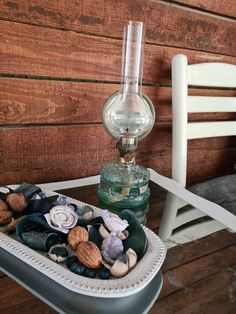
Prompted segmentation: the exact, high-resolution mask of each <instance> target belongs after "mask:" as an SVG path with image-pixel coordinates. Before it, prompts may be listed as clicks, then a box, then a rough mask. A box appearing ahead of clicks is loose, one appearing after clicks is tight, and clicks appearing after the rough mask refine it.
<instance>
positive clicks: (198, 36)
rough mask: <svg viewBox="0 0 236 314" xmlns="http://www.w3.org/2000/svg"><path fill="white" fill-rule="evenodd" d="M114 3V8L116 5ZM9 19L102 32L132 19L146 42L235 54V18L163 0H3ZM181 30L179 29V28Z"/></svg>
mask: <svg viewBox="0 0 236 314" xmlns="http://www.w3.org/2000/svg"><path fill="white" fill-rule="evenodd" d="M114 8H115V10H114ZM0 17H1V18H3V19H5V20H6V19H7V20H13V21H20V22H23V23H30V24H37V25H42V26H49V27H55V28H60V29H61V28H63V29H70V30H74V31H76V32H83V33H88V34H94V35H99V36H106V37H107V36H109V37H113V38H121V37H122V29H123V25H124V24H125V23H126V22H127V21H128V20H136V21H138V20H140V21H143V22H145V24H146V29H147V31H146V38H147V42H149V43H155V44H161V45H168V46H176V47H185V48H191V49H198V50H205V51H213V52H218V53H222V54H231V55H235V52H236V46H235V40H234V38H235V31H236V28H235V23H234V22H233V21H230V20H226V19H222V18H218V17H214V16H211V15H207V14H202V12H196V11H194V10H191V9H188V8H183V7H179V6H176V5H173V4H171V3H165V2H161V1H148V0H147V1H145V2H144V1H142V0H128V1H127V0H126V1H121V2H120V4H119V5H117V2H116V1H115V0H101V1H92V0H82V1H79V2H77V1H75V0H74V1H70V4H69V5H68V2H67V1H60V4H58V3H57V2H54V1H43V0H32V1H30V2H29V1H27V0H23V1H21V2H20V3H19V2H18V1H14V0H11V1H7V0H5V1H1V3H0ZM180 30H181V31H180Z"/></svg>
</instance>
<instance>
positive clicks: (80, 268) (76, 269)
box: [70, 262, 85, 275]
mask: <svg viewBox="0 0 236 314" xmlns="http://www.w3.org/2000/svg"><path fill="white" fill-rule="evenodd" d="M70 270H71V271H72V272H73V273H75V274H77V275H82V274H83V273H84V271H85V266H84V265H82V264H80V263H78V262H74V263H72V264H71V265H70Z"/></svg>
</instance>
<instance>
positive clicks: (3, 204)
mask: <svg viewBox="0 0 236 314" xmlns="http://www.w3.org/2000/svg"><path fill="white" fill-rule="evenodd" d="M2 210H4V211H5V210H8V205H7V203H6V202H4V201H2V200H0V211H2Z"/></svg>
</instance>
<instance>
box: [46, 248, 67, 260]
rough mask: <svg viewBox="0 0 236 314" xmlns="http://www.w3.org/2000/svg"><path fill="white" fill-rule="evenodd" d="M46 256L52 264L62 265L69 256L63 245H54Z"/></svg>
mask: <svg viewBox="0 0 236 314" xmlns="http://www.w3.org/2000/svg"><path fill="white" fill-rule="evenodd" d="M48 256H49V257H50V259H51V260H53V261H54V262H57V263H63V262H65V260H66V259H67V257H68V256H69V251H68V250H67V248H66V245H65V244H56V245H53V246H52V247H51V248H50V250H49V252H48Z"/></svg>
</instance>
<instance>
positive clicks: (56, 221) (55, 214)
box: [44, 205, 78, 233]
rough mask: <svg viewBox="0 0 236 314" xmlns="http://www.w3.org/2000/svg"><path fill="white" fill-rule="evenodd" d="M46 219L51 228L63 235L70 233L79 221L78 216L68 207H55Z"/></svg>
mask: <svg viewBox="0 0 236 314" xmlns="http://www.w3.org/2000/svg"><path fill="white" fill-rule="evenodd" d="M44 217H45V218H46V221H47V223H48V224H49V226H50V227H51V228H53V229H55V230H58V231H61V232H63V233H68V232H69V230H70V229H72V228H74V227H75V225H76V223H77V221H78V214H77V213H76V212H74V210H73V209H72V208H71V207H70V206H68V205H57V206H54V207H53V208H51V210H50V212H49V213H47V214H45V215H44Z"/></svg>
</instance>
